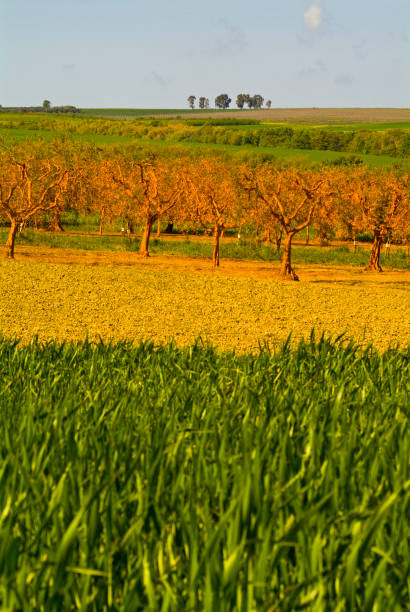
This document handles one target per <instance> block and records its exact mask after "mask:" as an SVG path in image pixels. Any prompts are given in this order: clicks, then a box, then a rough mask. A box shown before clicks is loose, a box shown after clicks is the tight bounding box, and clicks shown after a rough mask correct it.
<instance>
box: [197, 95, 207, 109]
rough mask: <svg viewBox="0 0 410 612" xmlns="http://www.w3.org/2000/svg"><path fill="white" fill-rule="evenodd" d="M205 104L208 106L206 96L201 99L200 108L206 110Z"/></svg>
mask: <svg viewBox="0 0 410 612" xmlns="http://www.w3.org/2000/svg"><path fill="white" fill-rule="evenodd" d="M205 104H206V98H205V97H204V96H201V97H200V98H199V108H205Z"/></svg>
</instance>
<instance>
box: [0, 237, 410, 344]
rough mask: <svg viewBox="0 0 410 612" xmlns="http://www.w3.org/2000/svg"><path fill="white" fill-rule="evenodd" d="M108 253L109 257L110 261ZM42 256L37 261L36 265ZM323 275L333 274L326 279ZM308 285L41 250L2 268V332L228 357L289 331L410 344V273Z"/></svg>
mask: <svg viewBox="0 0 410 612" xmlns="http://www.w3.org/2000/svg"><path fill="white" fill-rule="evenodd" d="M107 255H109V256H107ZM36 257H37V260H36V259H35V258H36ZM324 270H325V271H326V270H327V272H326V273H324ZM297 271H298V274H299V276H300V278H301V279H302V282H300V283H284V282H283V281H280V280H279V279H278V272H279V264H278V263H276V264H272V263H264V262H260V263H257V262H255V263H252V262H248V263H245V262H243V263H241V262H235V263H229V262H223V268H221V269H220V270H219V271H217V272H214V271H213V270H212V268H211V265H210V263H209V261H204V260H189V259H186V258H180V259H179V258H175V259H174V260H173V261H172V265H170V259H169V257H161V256H159V255H158V256H156V257H151V258H148V259H147V260H142V259H141V258H140V257H138V255H136V254H133V253H127V254H123V253H111V254H107V253H101V252H100V253H99V252H96V253H93V252H91V251H72V252H71V255H68V254H67V252H64V251H62V252H61V255H60V256H59V255H58V252H57V253H56V250H55V249H44V250H43V249H42V248H41V247H37V248H36V253H34V252H33V250H31V251H28V252H24V251H23V252H22V253H21V254H20V255H19V260H17V261H14V262H7V261H4V260H3V261H1V262H0V286H1V288H2V291H1V293H0V331H1V332H2V333H3V334H4V335H5V336H7V337H10V336H17V337H21V338H23V339H24V341H25V342H28V341H29V340H30V338H31V337H32V336H33V335H34V334H38V335H39V337H40V338H41V339H43V340H51V339H53V338H56V339H58V340H82V339H84V338H85V337H86V335H87V334H88V336H89V337H90V338H91V339H93V340H95V339H98V338H99V337H101V338H103V339H104V340H105V341H108V340H111V339H112V340H132V341H138V340H139V339H151V340H153V341H155V342H156V343H160V342H167V341H169V340H170V339H171V338H174V339H175V341H176V342H177V343H178V344H179V345H188V344H190V343H192V342H193V341H194V340H195V338H197V336H198V335H201V336H202V337H203V338H204V339H205V340H210V341H211V342H212V344H213V345H215V346H216V347H219V348H221V349H224V350H230V349H232V348H236V349H237V350H239V351H245V352H246V351H256V350H257V349H258V346H259V343H260V342H262V343H265V342H266V343H268V344H269V346H273V347H277V346H278V345H279V344H280V343H281V341H283V340H284V339H286V338H287V337H288V335H289V334H290V333H292V335H293V338H294V340H295V341H297V340H298V339H299V338H301V337H306V336H309V334H310V330H311V329H312V328H315V329H316V330H317V331H318V332H322V331H323V332H325V333H327V334H329V333H330V334H336V335H339V334H343V333H346V334H347V337H348V338H352V339H354V340H355V341H356V342H357V343H364V344H368V343H374V345H375V346H377V347H378V348H381V349H386V348H387V347H389V346H396V345H398V344H400V345H402V346H407V345H408V344H409V341H410V298H409V291H408V287H409V281H410V277H409V273H408V272H403V271H396V272H394V271H390V272H386V273H385V275H377V274H376V275H375V274H369V273H367V274H365V273H363V272H362V271H361V270H356V271H355V269H354V268H350V269H348V270H343V269H337V268H336V269H334V270H333V271H329V268H325V267H323V266H322V267H317V266H316V267H315V266H312V267H309V266H305V267H304V266H301V265H299V266H298V267H297Z"/></svg>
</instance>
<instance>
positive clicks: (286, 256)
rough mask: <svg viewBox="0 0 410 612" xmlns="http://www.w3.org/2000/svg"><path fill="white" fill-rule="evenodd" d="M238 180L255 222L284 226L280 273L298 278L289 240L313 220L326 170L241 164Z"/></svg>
mask: <svg viewBox="0 0 410 612" xmlns="http://www.w3.org/2000/svg"><path fill="white" fill-rule="evenodd" d="M240 183H241V186H242V188H243V189H244V191H245V192H246V193H247V194H248V207H249V210H250V214H251V215H252V216H253V217H254V219H255V220H256V222H257V223H259V224H260V225H261V226H263V227H265V228H269V227H272V228H275V227H277V224H279V225H280V226H281V228H282V229H283V233H284V251H283V256H282V264H281V271H280V273H281V277H282V278H283V279H286V280H295V281H297V280H299V278H298V276H297V274H296V272H295V270H294V268H293V266H292V240H293V238H294V236H295V235H296V234H297V233H299V232H301V231H302V230H303V229H305V227H308V225H310V223H311V222H312V218H313V215H314V212H315V209H316V207H317V205H318V202H319V199H320V198H321V197H322V196H323V195H324V193H325V191H326V188H327V185H328V180H327V177H326V175H325V173H324V172H321V173H320V174H318V173H315V172H312V171H309V170H296V169H295V168H289V169H282V170H279V169H277V168H275V167H274V166H273V165H272V164H269V163H265V164H262V165H260V166H257V167H256V168H249V167H247V166H243V167H242V169H241V172H240Z"/></svg>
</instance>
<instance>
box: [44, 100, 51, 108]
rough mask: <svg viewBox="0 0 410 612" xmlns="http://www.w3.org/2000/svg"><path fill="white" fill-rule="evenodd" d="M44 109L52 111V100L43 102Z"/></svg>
mask: <svg viewBox="0 0 410 612" xmlns="http://www.w3.org/2000/svg"><path fill="white" fill-rule="evenodd" d="M43 108H44V110H50V108H51V102H50V100H43Z"/></svg>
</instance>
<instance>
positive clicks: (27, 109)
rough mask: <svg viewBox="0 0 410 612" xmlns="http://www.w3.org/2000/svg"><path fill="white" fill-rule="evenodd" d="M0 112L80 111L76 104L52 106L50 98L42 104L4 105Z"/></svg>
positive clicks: (0, 106)
mask: <svg viewBox="0 0 410 612" xmlns="http://www.w3.org/2000/svg"><path fill="white" fill-rule="evenodd" d="M0 112H3V113H79V112H81V111H80V109H79V108H77V107H76V106H72V105H71V104H66V105H64V106H52V104H51V102H50V100H44V101H43V104H42V106H2V105H1V104H0Z"/></svg>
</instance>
